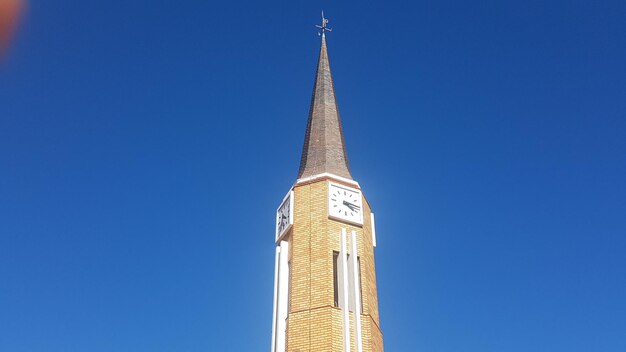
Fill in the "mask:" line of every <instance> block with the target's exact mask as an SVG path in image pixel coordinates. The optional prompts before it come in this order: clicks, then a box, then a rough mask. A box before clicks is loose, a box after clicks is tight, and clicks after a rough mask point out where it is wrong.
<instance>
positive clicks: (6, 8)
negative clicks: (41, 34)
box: [0, 0, 24, 54]
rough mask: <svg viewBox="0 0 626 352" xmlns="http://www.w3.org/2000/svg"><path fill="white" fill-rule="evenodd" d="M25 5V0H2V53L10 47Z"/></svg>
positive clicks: (0, 41) (0, 4) (0, 11)
mask: <svg viewBox="0 0 626 352" xmlns="http://www.w3.org/2000/svg"><path fill="white" fill-rule="evenodd" d="M23 5H24V1H23V0H0V54H4V53H5V52H6V50H7V48H8V47H9V44H10V42H11V38H12V37H13V34H14V33H15V28H16V27H17V24H18V22H19V18H20V13H21V10H22V7H23Z"/></svg>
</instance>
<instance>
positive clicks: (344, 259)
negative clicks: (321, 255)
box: [340, 228, 350, 352]
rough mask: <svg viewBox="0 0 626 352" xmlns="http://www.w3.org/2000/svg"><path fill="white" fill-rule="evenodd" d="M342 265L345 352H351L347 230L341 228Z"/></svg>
mask: <svg viewBox="0 0 626 352" xmlns="http://www.w3.org/2000/svg"><path fill="white" fill-rule="evenodd" d="M340 255H341V265H342V267H343V270H342V275H341V276H342V281H343V285H342V286H343V287H342V288H341V289H342V290H343V297H344V302H345V304H344V306H343V307H342V308H341V309H342V311H343V351H344V352H350V305H349V303H348V302H349V297H350V292H349V290H348V253H347V248H346V229H345V228H341V253H340Z"/></svg>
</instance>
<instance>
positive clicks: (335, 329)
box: [286, 179, 383, 352]
mask: <svg viewBox="0 0 626 352" xmlns="http://www.w3.org/2000/svg"><path fill="white" fill-rule="evenodd" d="M333 182H336V181H333ZM363 208H364V209H363V216H364V224H363V227H360V226H353V225H349V224H345V223H342V222H339V221H336V220H331V219H329V218H328V181H327V180H319V179H318V180H316V182H313V183H308V184H301V185H297V186H296V187H294V224H293V227H292V229H291V230H290V233H289V234H288V235H287V236H286V239H287V241H289V242H290V246H289V248H290V266H291V275H290V276H291V278H290V287H289V314H288V317H287V351H288V352H325V351H332V352H334V351H338V352H339V351H343V331H342V321H343V320H342V312H341V309H339V308H337V307H334V291H333V251H339V249H340V237H339V236H340V233H341V228H342V227H343V228H346V229H347V231H348V234H350V232H351V231H352V230H354V231H356V233H357V242H358V243H357V245H358V248H357V251H358V256H359V257H360V261H361V281H362V287H361V289H362V300H363V312H362V314H361V322H362V326H363V327H362V332H363V351H364V352H382V351H383V340H382V332H381V330H380V322H379V317H378V299H377V292H376V271H375V263H374V248H373V245H372V236H371V221H370V211H371V210H370V207H369V204H368V203H367V201H366V200H364V202H363ZM350 246H351V240H350V236H348V248H350ZM353 320H354V319H353V316H352V314H351V318H350V325H351V326H353V324H354V321H353ZM351 330H352V332H351V334H350V335H351V336H350V337H351V351H356V348H355V334H354V330H353V328H352V329H351Z"/></svg>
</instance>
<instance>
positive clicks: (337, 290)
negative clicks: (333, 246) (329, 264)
mask: <svg viewBox="0 0 626 352" xmlns="http://www.w3.org/2000/svg"><path fill="white" fill-rule="evenodd" d="M347 259H348V260H347V262H348V268H347V270H348V297H347V300H346V299H345V297H343V291H342V287H343V270H344V268H343V267H342V261H341V256H340V254H339V252H336V251H333V300H334V306H335V307H342V308H343V307H344V305H346V306H347V307H348V309H349V310H350V311H351V312H354V310H355V309H354V305H355V302H354V290H355V287H354V275H355V273H354V272H353V270H352V266H351V265H350V260H351V259H352V258H351V257H350V254H348V258H347ZM356 260H357V270H358V275H359V288H360V289H359V294H360V298H361V299H360V301H361V302H360V303H361V305H360V307H359V308H360V312H361V313H363V281H362V278H361V275H360V274H361V258H360V257H357V258H356Z"/></svg>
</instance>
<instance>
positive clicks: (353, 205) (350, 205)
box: [343, 200, 360, 211]
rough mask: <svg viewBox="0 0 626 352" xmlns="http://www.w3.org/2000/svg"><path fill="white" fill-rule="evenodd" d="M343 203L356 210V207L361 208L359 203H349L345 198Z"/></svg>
mask: <svg viewBox="0 0 626 352" xmlns="http://www.w3.org/2000/svg"><path fill="white" fill-rule="evenodd" d="M343 205H345V206H347V207H348V208H350V210H352V211H354V210H355V209H359V208H360V207H359V206H358V205H356V204H352V203H348V202H346V201H345V200H344V201H343Z"/></svg>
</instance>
